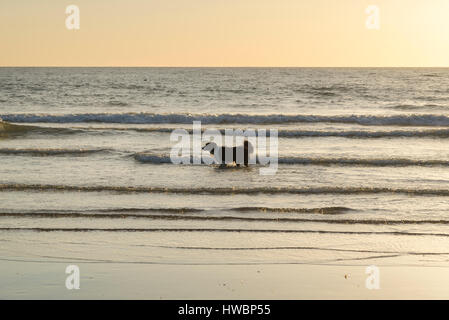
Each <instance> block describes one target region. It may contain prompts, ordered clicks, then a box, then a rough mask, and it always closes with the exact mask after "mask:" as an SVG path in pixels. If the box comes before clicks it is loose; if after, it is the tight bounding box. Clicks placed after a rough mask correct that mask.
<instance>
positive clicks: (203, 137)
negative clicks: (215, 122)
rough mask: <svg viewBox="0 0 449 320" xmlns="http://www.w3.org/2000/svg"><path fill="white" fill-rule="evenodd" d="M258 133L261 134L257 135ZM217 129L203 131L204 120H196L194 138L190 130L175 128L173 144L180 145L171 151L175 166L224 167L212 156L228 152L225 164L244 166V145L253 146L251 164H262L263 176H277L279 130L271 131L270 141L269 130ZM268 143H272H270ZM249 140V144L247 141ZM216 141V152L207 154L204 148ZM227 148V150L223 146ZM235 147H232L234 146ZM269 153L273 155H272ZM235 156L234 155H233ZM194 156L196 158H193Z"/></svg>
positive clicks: (194, 122)
mask: <svg viewBox="0 0 449 320" xmlns="http://www.w3.org/2000/svg"><path fill="white" fill-rule="evenodd" d="M256 131H257V133H256ZM221 132H222V131H220V130H217V129H207V130H205V131H204V132H203V131H202V130H201V121H193V123H192V135H191V134H190V133H189V132H188V131H187V130H186V129H175V130H173V131H172V133H171V134H170V141H171V142H176V143H175V145H174V146H173V147H172V149H171V151H170V160H171V162H172V163H173V164H196V165H199V164H202V163H204V164H208V165H211V164H221V165H223V162H222V159H221V157H216V156H214V157H211V156H210V154H214V155H217V154H220V152H222V151H221V150H224V152H225V158H226V161H225V163H224V164H230V163H233V162H235V163H236V164H241V163H243V159H244V158H245V154H244V153H245V149H244V148H241V147H240V146H242V145H245V146H246V145H248V144H249V145H250V146H251V152H249V154H248V155H247V156H248V158H249V159H248V163H249V164H260V165H262V167H261V168H259V174H261V175H274V174H276V172H277V169H278V145H279V143H278V130H277V129H270V131H269V135H268V136H269V139H267V130H266V129H257V130H255V129H250V128H249V129H246V130H245V131H243V130H242V129H225V130H224V136H223V135H222V134H221ZM267 140H268V141H267ZM246 141H247V142H246ZM210 142H213V145H214V152H213V153H212V152H211V153H210V154H208V153H204V151H203V149H202V145H203V144H205V143H210ZM221 146H226V147H221ZM230 146H232V147H230ZM253 146H255V152H252V151H253ZM268 150H269V152H268ZM233 153H234V154H233ZM191 155H192V156H191Z"/></svg>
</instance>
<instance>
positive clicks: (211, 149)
mask: <svg viewBox="0 0 449 320" xmlns="http://www.w3.org/2000/svg"><path fill="white" fill-rule="evenodd" d="M216 147H217V144H216V143H215V142H208V143H206V145H205V146H204V147H203V150H204V151H207V152H209V153H210V154H214V150H215V148H216Z"/></svg>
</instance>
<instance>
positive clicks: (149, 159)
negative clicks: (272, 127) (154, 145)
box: [134, 153, 449, 167]
mask: <svg viewBox="0 0 449 320" xmlns="http://www.w3.org/2000/svg"><path fill="white" fill-rule="evenodd" d="M134 159H135V160H136V161H138V162H141V163H150V164H171V163H172V161H171V159H170V156H168V155H163V154H155V153H136V154H134ZM185 160H188V161H189V163H193V157H192V156H190V157H188V158H186V159H185ZM199 160H201V159H198V163H200V162H201V163H204V161H199ZM278 163H279V164H287V165H289V164H290V165H320V166H330V165H337V166H373V167H389V166H391V167H401V166H402V167H406V166H449V160H417V159H416V160H415V159H405V158H386V159H358V158H308V157H279V158H278Z"/></svg>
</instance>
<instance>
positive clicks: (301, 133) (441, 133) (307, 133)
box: [77, 127, 449, 139]
mask: <svg viewBox="0 0 449 320" xmlns="http://www.w3.org/2000/svg"><path fill="white" fill-rule="evenodd" d="M77 129H82V130H95V131H107V130H114V131H136V132H158V133H159V132H160V133H171V132H173V131H174V130H176V129H179V128H175V127H172V128H166V127H163V128H160V127H158V128H118V127H104V128H77ZM184 130H186V131H187V132H188V133H189V134H192V133H193V130H192V129H189V128H185V129H184ZM217 130H219V131H220V133H221V134H225V130H224V129H217ZM242 130H243V131H245V130H247V129H242ZM204 131H205V130H204V129H203V130H202V132H204ZM235 133H236V134H238V132H235ZM255 133H256V135H257V131H256V132H255ZM266 135H267V136H270V131H269V130H268V131H266ZM278 137H280V138H302V137H304V138H309V137H310V138H313V137H342V138H361V139H363V138H401V137H409V138H426V137H429V138H449V129H432V130H391V131H365V130H349V131H318V130H283V129H281V130H278Z"/></svg>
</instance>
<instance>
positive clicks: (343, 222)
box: [0, 68, 449, 266]
mask: <svg viewBox="0 0 449 320" xmlns="http://www.w3.org/2000/svg"><path fill="white" fill-rule="evenodd" d="M448 101H449V70H448V69H289V68H271V69H270V68H268V69H258V68H248V69H247V68H237V69H233V68H224V69H219V68H218V69H213V68H199V69H195V68H0V117H1V118H2V119H3V121H4V122H3V123H1V124H0V244H1V245H0V252H1V257H2V259H6V260H33V261H35V260H42V261H91V262H99V261H101V262H133V263H134V262H139V263H170V264H274V263H306V264H360V265H367V264H371V263H372V260H373V259H375V260H376V263H377V264H389V265H396V264H399V263H401V264H403V263H404V259H403V258H404V257H407V259H406V261H407V264H409V265H425V266H435V265H438V266H447V265H448V261H449V260H448V259H449V246H448V243H449V242H448V240H449V238H448V237H449V218H448V216H447V212H448V209H449V152H448V151H447V150H449V127H448V126H449V102H448ZM194 120H200V121H202V126H203V129H210V128H216V129H220V130H224V129H226V128H232V129H243V130H245V129H248V128H253V129H278V135H279V167H278V170H277V172H276V174H275V175H268V176H266V175H260V170H259V169H260V168H261V167H262V166H261V165H259V164H257V165H254V166H251V167H250V168H228V169H225V170H224V169H220V168H218V167H217V166H208V165H205V164H201V165H174V164H172V163H171V162H170V157H169V154H170V150H171V148H172V146H173V145H174V142H172V141H170V133H171V132H172V130H174V129H176V128H178V129H179V128H184V129H186V130H187V131H188V132H191V130H192V121H194Z"/></svg>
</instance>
